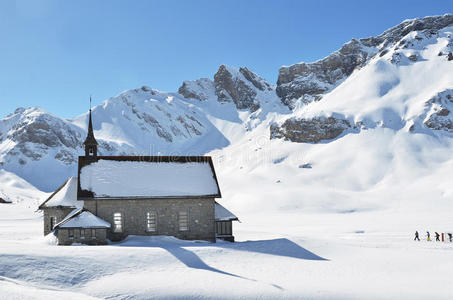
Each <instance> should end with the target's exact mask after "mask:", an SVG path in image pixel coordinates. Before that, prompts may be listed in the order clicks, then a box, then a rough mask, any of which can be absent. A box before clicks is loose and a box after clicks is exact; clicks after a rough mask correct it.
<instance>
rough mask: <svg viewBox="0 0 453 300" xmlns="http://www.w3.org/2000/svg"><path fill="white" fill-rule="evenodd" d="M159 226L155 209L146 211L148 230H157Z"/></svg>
mask: <svg viewBox="0 0 453 300" xmlns="http://www.w3.org/2000/svg"><path fill="white" fill-rule="evenodd" d="M156 228H157V213H156V212H155V211H149V212H147V213H146V230H147V231H149V232H155V231H156Z"/></svg>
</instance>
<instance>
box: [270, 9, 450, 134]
mask: <svg viewBox="0 0 453 300" xmlns="http://www.w3.org/2000/svg"><path fill="white" fill-rule="evenodd" d="M440 19H441V20H448V21H450V20H451V23H452V25H451V26H447V27H444V28H442V29H437V30H432V29H428V28H425V27H422V28H423V29H424V30H422V31H417V30H415V31H410V32H408V33H407V34H406V35H404V36H402V37H401V39H399V40H398V39H396V37H395V36H392V37H393V38H394V39H392V40H391V42H390V41H389V40H387V39H385V41H386V42H383V43H384V44H385V45H388V46H386V47H385V48H384V49H382V50H381V54H380V55H376V56H374V57H373V58H371V59H370V60H369V62H368V63H367V64H365V65H363V66H362V67H361V68H360V69H356V70H355V71H354V72H353V73H352V74H351V75H350V76H349V77H347V78H345V79H344V80H343V82H342V83H341V84H340V85H339V86H338V87H336V88H335V89H333V90H332V91H330V92H328V93H327V94H325V95H323V97H322V100H320V101H314V102H310V103H308V104H306V105H299V106H298V107H297V108H295V110H294V113H293V114H292V115H291V116H289V117H288V118H287V119H285V120H284V121H282V122H280V123H279V124H274V125H273V126H272V128H271V137H272V138H285V139H288V140H291V141H294V142H319V141H323V140H331V139H333V138H336V137H338V136H341V134H343V133H346V132H358V131H360V130H366V129H370V128H375V127H386V128H391V129H394V130H406V131H407V130H410V131H424V132H425V133H427V134H438V133H444V134H446V133H449V132H450V131H451V125H452V121H453V115H452V114H450V109H451V104H452V103H453V102H452V101H453V100H452V98H451V97H452V94H451V91H452V88H453V60H450V59H449V55H448V54H449V53H452V51H453V39H452V34H453V17H452V16H445V17H440ZM428 20H431V19H430V18H428ZM405 24H406V27H407V26H410V25H413V24H425V23H419V20H413V21H406V22H404V23H403V24H402V25H405ZM402 25H399V26H397V27H395V28H400V27H401V26H402ZM425 25H426V24H425ZM395 28H394V29H392V30H391V31H390V32H393V31H395V30H396V29H395ZM383 35H384V36H386V35H388V33H387V32H386V33H384V34H383ZM430 129H432V130H430Z"/></svg>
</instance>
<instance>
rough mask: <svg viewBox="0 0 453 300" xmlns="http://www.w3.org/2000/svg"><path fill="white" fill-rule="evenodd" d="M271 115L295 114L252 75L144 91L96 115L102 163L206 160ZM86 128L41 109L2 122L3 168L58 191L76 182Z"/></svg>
mask: <svg viewBox="0 0 453 300" xmlns="http://www.w3.org/2000/svg"><path fill="white" fill-rule="evenodd" d="M188 91H191V92H190V93H191V94H190V93H189V92H188ZM244 92H247V93H248V94H247V96H244V95H245V94H244ZM182 94H183V95H186V97H187V98H185V97H184V96H183V95H182ZM218 95H220V96H218ZM270 111H284V112H289V110H288V109H287V108H286V107H284V106H283V105H282V104H281V103H280V101H279V99H278V97H277V96H276V93H275V87H272V86H271V85H270V84H268V83H267V82H265V81H264V80H263V79H262V78H260V77H259V76H258V75H256V74H254V73H253V72H251V71H250V70H248V69H247V68H240V69H235V68H232V67H226V66H221V67H220V68H219V71H218V72H217V73H216V74H215V79H214V81H210V80H209V79H200V80H197V81H195V82H184V84H183V85H182V87H181V88H180V93H166V92H160V91H157V90H153V89H150V88H148V87H145V86H143V87H142V88H140V89H134V90H129V91H125V92H123V93H121V94H120V95H118V96H116V97H112V98H110V99H108V100H106V101H104V102H103V103H102V104H101V105H98V106H96V107H94V108H93V110H92V114H93V126H94V132H95V136H96V138H97V140H98V142H99V144H100V145H99V152H100V154H102V155H126V154H127V155H159V154H161V155H203V154H205V153H207V152H209V151H211V150H213V149H218V148H223V147H225V146H227V145H229V144H230V143H231V139H232V138H234V136H236V135H241V134H242V133H243V132H245V131H246V130H250V129H252V128H253V127H255V126H256V125H257V124H259V123H260V122H262V121H263V120H264V119H265V118H266V117H267V114H268V113H269V112H270ZM87 124H88V113H86V114H83V115H80V116H77V117H74V118H72V119H70V120H64V119H61V118H59V117H57V116H54V115H52V114H49V113H47V112H45V111H43V110H41V109H39V108H29V109H24V108H19V109H17V110H16V111H15V112H14V113H13V114H11V115H9V116H7V117H6V118H4V119H2V120H1V121H0V161H1V165H2V168H4V169H5V170H8V171H10V172H14V173H16V174H18V175H19V176H21V177H22V178H24V179H26V180H27V181H29V182H31V183H32V184H34V185H36V186H37V187H38V188H40V189H42V190H45V191H51V190H53V189H55V188H56V187H57V186H59V185H60V184H62V183H63V182H64V181H65V180H66V178H67V177H69V176H74V175H75V171H76V167H77V166H76V164H77V157H78V156H79V155H81V154H82V153H83V147H82V143H83V140H84V138H85V136H86V131H87Z"/></svg>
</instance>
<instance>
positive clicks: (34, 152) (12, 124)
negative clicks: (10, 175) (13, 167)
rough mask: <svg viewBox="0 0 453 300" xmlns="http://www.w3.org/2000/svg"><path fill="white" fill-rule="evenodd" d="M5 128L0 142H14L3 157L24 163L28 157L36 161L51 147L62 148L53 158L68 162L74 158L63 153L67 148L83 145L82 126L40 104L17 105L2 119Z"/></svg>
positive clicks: (73, 148)
mask: <svg viewBox="0 0 453 300" xmlns="http://www.w3.org/2000/svg"><path fill="white" fill-rule="evenodd" d="M1 123H2V127H3V129H4V133H3V138H2V142H6V143H10V144H13V145H14V146H13V147H12V148H11V149H9V152H8V155H7V157H4V158H6V160H11V159H13V158H14V157H16V158H18V157H19V156H22V157H21V158H20V159H18V162H19V163H21V164H26V162H27V160H32V161H37V160H40V159H41V158H43V157H44V156H46V155H47V154H48V153H49V152H50V151H51V150H52V149H54V148H61V149H63V150H62V151H64V152H61V153H60V154H58V155H56V156H55V158H56V159H58V160H62V161H64V163H68V162H69V160H71V163H75V162H76V158H75V156H69V155H63V153H66V152H68V150H67V149H71V150H76V149H81V147H82V143H81V140H82V134H81V132H80V131H81V130H78V128H77V127H75V126H73V125H71V124H69V123H67V122H65V121H63V120H62V119H60V118H58V117H56V116H53V115H51V114H48V113H45V112H43V111H42V110H41V109H39V108H29V109H24V108H18V109H17V110H16V111H15V112H14V113H13V114H11V115H9V116H8V117H6V118H5V119H3V120H1Z"/></svg>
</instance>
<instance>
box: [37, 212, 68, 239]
mask: <svg viewBox="0 0 453 300" xmlns="http://www.w3.org/2000/svg"><path fill="white" fill-rule="evenodd" d="M73 209H74V208H57V207H49V208H45V209H43V211H44V235H48V234H49V233H50V232H51V231H52V230H51V228H50V217H56V218H57V220H56V222H55V224H54V225H56V224H58V223H59V222H61V221H62V220H63V219H64V218H65V217H66V216H67V215H68V214H69V213H70V212H71V211H72V210H73Z"/></svg>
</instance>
